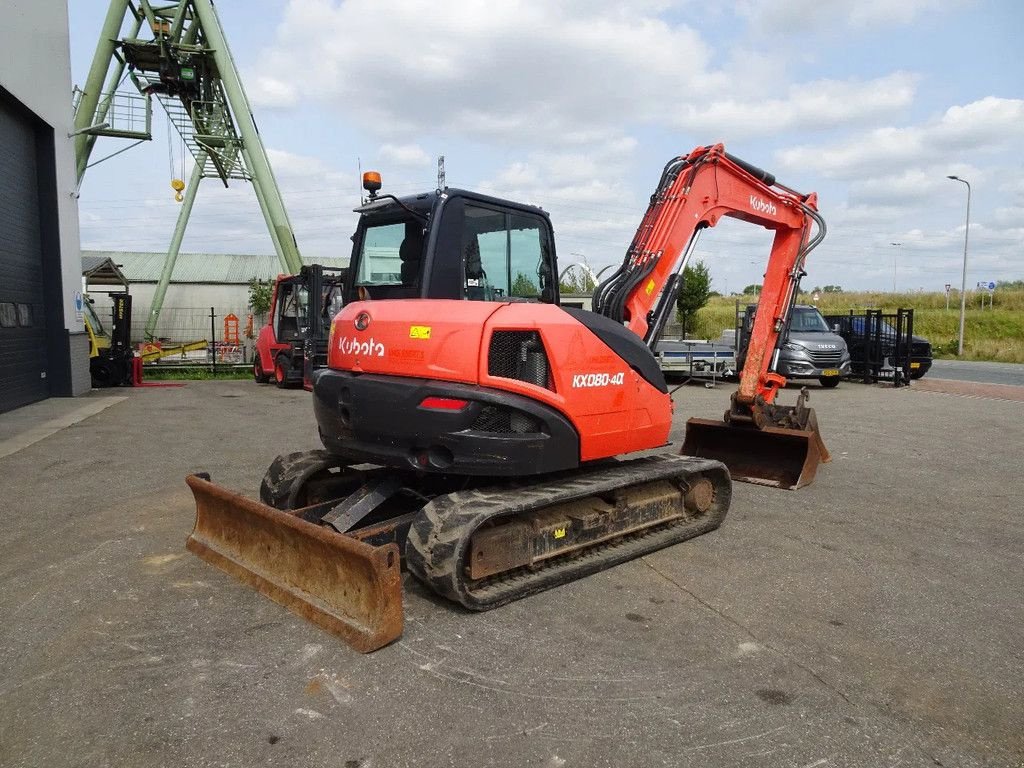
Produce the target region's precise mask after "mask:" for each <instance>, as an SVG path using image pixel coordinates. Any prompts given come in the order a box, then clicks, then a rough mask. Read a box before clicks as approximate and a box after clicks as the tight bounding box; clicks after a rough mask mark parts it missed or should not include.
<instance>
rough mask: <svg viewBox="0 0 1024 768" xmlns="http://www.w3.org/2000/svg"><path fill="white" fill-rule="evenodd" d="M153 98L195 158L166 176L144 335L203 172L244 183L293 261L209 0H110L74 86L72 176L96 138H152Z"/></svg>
mask: <svg viewBox="0 0 1024 768" xmlns="http://www.w3.org/2000/svg"><path fill="white" fill-rule="evenodd" d="M154 99H155V100H156V101H157V102H159V104H160V105H161V107H163V109H164V111H165V112H166V113H167V117H168V121H169V123H170V124H171V125H173V127H174V130H175V131H176V132H177V133H178V134H179V135H180V137H181V140H182V143H183V144H184V146H185V147H186V148H187V150H188V152H189V153H190V154H191V156H192V158H193V159H194V161H195V165H194V169H193V171H192V175H191V178H190V180H189V181H188V184H187V185H186V184H185V183H184V182H183V181H182V179H175V182H176V184H174V185H173V186H174V190H175V193H176V199H177V200H178V201H179V202H181V203H182V207H181V210H180V211H179V213H178V221H177V225H176V226H175V229H174V234H173V236H172V238H171V244H170V247H169V248H168V252H167V258H166V260H165V262H164V268H163V271H162V273H161V275H160V280H159V281H158V283H157V287H156V291H155V293H154V296H153V302H152V306H151V309H150V316H149V318H148V319H147V322H146V327H145V335H146V336H147V337H152V335H153V332H154V330H155V328H156V323H157V320H158V319H159V316H160V310H161V307H162V304H163V298H164V294H165V293H166V291H167V286H168V284H169V283H170V279H171V274H172V273H173V270H174V262H175V260H176V259H177V256H178V250H179V248H180V246H181V241H182V238H183V237H184V234H185V227H186V225H187V223H188V219H189V216H190V215H191V212H192V204H193V202H194V201H195V196H196V192H197V189H198V187H199V182H200V181H201V180H202V179H204V178H216V179H220V181H221V182H222V183H223V184H224V186H228V182H229V181H232V180H240V181H249V182H252V184H253V187H254V189H255V192H256V198H257V200H258V201H259V205H260V208H261V210H262V212H263V216H264V218H265V219H266V222H267V229H268V231H269V233H270V238H271V240H272V241H273V243H274V249H275V250H276V251H277V255H278V259H280V261H281V266H282V268H283V269H284V271H285V272H287V273H288V274H298V272H299V270H300V269H301V267H302V259H301V257H300V256H299V250H298V246H297V245H296V242H295V234H294V232H293V230H292V226H291V223H290V222H289V220H288V214H287V212H286V211H285V207H284V201H283V200H282V198H281V193H280V190H279V189H278V186H277V182H276V180H275V178H274V174H273V171H272V170H271V167H270V161H269V159H268V158H267V153H266V150H265V148H264V146H263V141H262V139H261V138H260V134H259V131H258V130H257V128H256V122H255V120H254V118H253V115H252V109H251V107H250V105H249V100H248V97H247V96H246V94H245V89H244V88H243V87H242V80H241V77H240V76H239V73H238V70H237V68H236V67H235V62H234V59H233V58H232V56H231V51H230V49H229V48H228V43H227V37H226V35H225V33H224V29H223V27H222V26H221V22H220V19H219V18H218V16H217V11H216V9H215V8H214V5H213V2H212V0H179V1H178V2H166V3H161V4H159V6H157V5H155V4H152V3H150V2H148V1H147V0H111V2H110V5H109V7H108V9H107V13H106V16H105V17H104V21H103V26H102V28H101V30H100V36H99V43H98V44H97V46H96V53H95V54H94V56H93V60H92V65H91V67H90V69H89V74H88V77H87V79H86V83H85V86H84V87H83V88H81V89H77V88H76V91H75V102H74V110H75V121H74V127H75V130H74V132H73V134H72V135H73V136H74V137H75V159H76V166H77V173H78V183H79V185H80V184H81V182H82V179H83V177H84V176H85V171H86V169H87V168H89V167H90V166H91V165H95V164H96V162H100V161H96V162H93V163H90V162H89V159H90V157H91V155H92V150H93V147H94V145H95V143H96V139H97V138H98V137H100V136H106V137H113V138H120V139H132V140H134V141H135V142H136V143H138V142H141V141H146V140H150V139H151V138H152V131H151V128H152V109H153V107H152V102H153V100H154ZM129 148H130V147H124V148H123V149H121V150H118V152H115V153H114V154H118V153H119V152H121V151H124V150H125V149H129ZM111 156H112V155H108V157H111ZM103 159H106V158H103ZM177 184H181V188H180V189H179V188H178V186H177ZM182 192H184V194H182Z"/></svg>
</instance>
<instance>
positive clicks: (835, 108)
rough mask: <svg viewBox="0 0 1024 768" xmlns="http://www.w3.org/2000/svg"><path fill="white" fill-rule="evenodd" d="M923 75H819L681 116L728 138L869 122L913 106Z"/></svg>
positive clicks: (688, 109) (685, 123) (691, 125)
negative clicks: (770, 94)
mask: <svg viewBox="0 0 1024 768" xmlns="http://www.w3.org/2000/svg"><path fill="white" fill-rule="evenodd" d="M917 80H918V77H917V76H916V75H913V74H911V73H907V72H895V73H893V74H890V75H886V76H885V77H879V78H876V79H874V80H868V81H860V80H845V81H838V80H815V81H813V82H809V83H800V84H794V85H790V86H789V87H788V88H787V89H785V94H784V96H783V97H778V98H746V99H732V98H728V99H720V100H715V101H712V102H710V103H708V104H705V105H703V106H692V105H688V106H685V107H684V108H683V109H682V110H681V112H680V114H679V117H678V119H677V122H678V123H679V125H680V126H682V127H684V128H687V129H689V130H692V131H695V132H697V133H700V134H709V133H714V134H715V135H722V136H723V138H725V136H726V135H727V136H728V137H729V138H734V137H748V136H760V135H764V134H765V132H766V131H767V132H771V133H773V134H781V133H786V132H792V131H794V130H802V131H808V130H817V129H822V128H835V127H837V126H843V127H847V126H855V125H858V124H860V125H863V124H865V123H867V122H869V121H872V120H877V119H878V118H880V117H887V116H889V115H891V114H893V112H895V111H896V110H900V109H903V108H905V107H907V106H909V105H910V104H911V102H912V101H913V98H914V90H915V84H916V82H917ZM716 132H717V133H716ZM723 132H728V133H727V134H725V135H723Z"/></svg>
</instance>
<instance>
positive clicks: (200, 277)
mask: <svg viewBox="0 0 1024 768" xmlns="http://www.w3.org/2000/svg"><path fill="white" fill-rule="evenodd" d="M93 258H99V259H108V258H109V259H110V260H112V261H113V262H114V263H115V264H116V265H117V266H118V267H120V269H121V272H122V273H123V274H124V276H125V277H126V278H128V280H129V281H131V282H133V283H155V282H156V281H157V280H159V279H160V272H161V271H162V270H163V268H164V260H165V259H166V258H167V254H166V253H147V252H143V251H82V260H83V263H84V262H85V259H90V260H91V259H93ZM303 262H305V263H306V264H323V265H324V266H326V267H345V266H348V257H347V256H344V257H332V258H319V259H311V258H304V259H303ZM279 274H281V262H280V261H278V259H277V256H275V255H273V254H269V255H268V254H258V253H179V254H178V259H177V261H175V262H174V274H173V275H172V276H171V282H172V283H221V284H229V285H246V284H248V282H249V281H250V280H252V279H253V278H255V279H257V280H273V279H274V278H275V277H277V276H278V275H279Z"/></svg>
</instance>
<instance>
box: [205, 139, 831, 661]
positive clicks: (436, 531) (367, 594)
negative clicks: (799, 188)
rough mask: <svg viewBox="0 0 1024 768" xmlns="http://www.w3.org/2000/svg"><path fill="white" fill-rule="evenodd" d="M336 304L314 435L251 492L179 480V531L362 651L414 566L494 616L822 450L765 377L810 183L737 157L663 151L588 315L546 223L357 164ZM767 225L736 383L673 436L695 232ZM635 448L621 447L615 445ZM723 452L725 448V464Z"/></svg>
mask: <svg viewBox="0 0 1024 768" xmlns="http://www.w3.org/2000/svg"><path fill="white" fill-rule="evenodd" d="M364 187H365V188H366V189H367V191H368V192H369V199H368V200H367V201H366V202H365V204H364V205H362V206H360V207H359V208H358V209H356V210H357V212H358V213H359V214H360V222H359V227H358V229H357V231H356V234H355V235H354V236H353V251H352V259H351V263H350V266H349V280H348V281H347V285H346V306H345V307H344V308H343V309H342V310H341V311H340V312H339V313H338V314H337V315H336V316H335V318H334V321H333V323H332V324H331V332H330V339H329V352H328V361H327V362H328V365H327V367H326V368H324V369H321V370H320V371H318V372H317V373H316V374H315V376H314V382H313V404H314V413H315V418H316V422H317V425H318V428H319V434H320V438H321V442H322V443H323V446H324V449H323V450H315V451H308V452H300V453H293V454H288V455H285V456H279V457H278V458H277V459H276V460H275V461H274V462H273V463H272V464H271V466H270V468H269V469H268V471H267V473H266V476H265V477H264V480H263V484H262V486H261V489H260V501H258V502H257V501H255V500H251V499H248V498H245V497H243V496H241V495H239V494H236V493H232V492H230V491H228V490H226V489H224V488H221V487H220V486H218V485H216V484H214V483H213V482H212V481H211V480H210V478H209V476H207V475H193V476H191V477H189V478H188V479H187V482H188V484H189V486H190V487H191V488H192V490H193V493H194V495H195V498H196V524H195V528H194V530H193V532H192V535H191V536H190V537H189V539H188V544H187V546H188V548H189V549H190V550H191V551H193V552H194V553H196V554H198V555H199V556H200V557H202V558H204V559H206V560H208V561H209V562H211V563H213V564H215V565H217V566H218V567H220V568H222V569H223V570H225V571H227V572H228V573H231V574H233V575H235V576H236V577H238V578H239V579H241V580H243V581H245V582H246V583H248V584H250V585H252V586H254V587H256V588H257V589H259V590H260V591H261V592H263V593H264V594H266V595H268V596H269V597H271V598H273V599H274V600H276V601H278V602H280V603H282V604H283V605H286V606H287V607H289V608H290V609H292V610H293V611H295V612H296V613H298V614H300V615H302V616H304V617H306V618H308V619H310V620H311V621H313V622H315V623H316V624H318V625H320V626H321V627H324V628H326V629H328V630H330V631H332V632H334V633H335V634H337V635H339V636H340V637H342V638H344V639H345V640H347V641H348V642H349V643H350V644H352V645H353V646H354V647H356V648H357V649H359V650H361V651H372V650H374V649H376V648H379V647H381V646H383V645H385V644H387V643H389V642H391V641H393V640H394V639H396V638H397V637H399V636H400V635H401V632H402V621H403V608H402V593H401V566H402V564H403V563H404V564H405V565H406V567H407V569H408V570H409V571H410V572H411V573H412V574H414V575H415V576H416V577H417V578H418V579H419V580H420V581H422V582H423V583H424V584H425V585H427V586H428V587H429V588H430V589H432V590H433V591H434V592H436V593H438V594H440V595H442V596H444V597H447V598H449V599H451V600H453V601H455V602H458V603H460V604H461V605H463V606H465V607H466V608H469V609H472V610H486V609H489V608H493V607H496V606H499V605H502V604H505V603H508V602H510V601H512V600H516V599H519V598H522V597H525V596H527V595H530V594H533V593H536V592H538V591H541V590H544V589H548V588H550V587H553V586H556V585H558V584H562V583H565V582H567V581H570V580H573V579H576V578H579V577H582V576H585V575H587V574H591V573H594V572H596V571H599V570H602V569H604V568H608V567H610V566H613V565H616V564H618V563H622V562H624V561H627V560H630V559H633V558H636V557H640V556H643V555H645V554H647V553H650V552H653V551H655V550H657V549H660V548H663V547H666V546H669V545H672V544H676V543H678V542H681V541H684V540H686V539H690V538H693V537H695V536H698V535H700V534H703V533H706V532H708V531H711V530H714V529H716V528H717V527H718V526H719V525H720V524H721V523H722V521H723V519H724V517H725V514H726V512H727V510H728V508H729V503H730V497H731V491H732V485H731V478H730V472H731V473H732V477H733V478H736V479H743V480H753V481H755V482H762V483H768V484H773V485H778V486H783V487H798V486H799V485H801V484H804V483H806V482H808V481H809V479H810V477H812V476H813V472H814V469H815V468H816V466H817V462H818V461H820V460H827V451H825V450H824V445H823V444H822V443H821V439H820V436H819V435H818V432H817V423H816V420H815V418H814V413H813V411H812V410H811V409H810V408H808V407H807V406H806V402H805V401H806V394H805V393H804V394H801V396H800V399H799V401H798V404H797V406H796V407H789V408H786V407H783V406H781V405H778V404H777V403H775V398H776V395H777V393H778V392H779V390H780V389H781V388H782V386H783V385H784V383H785V380H784V379H783V378H782V377H781V376H778V375H777V374H775V373H773V372H772V371H771V368H772V359H773V357H772V356H773V353H774V350H775V347H776V345H777V342H778V341H779V336H780V334H781V333H782V332H783V329H784V327H785V322H786V317H787V315H788V312H789V308H790V306H791V305H792V303H793V301H794V297H795V296H796V292H797V288H798V284H799V280H800V277H801V276H802V274H803V264H804V260H805V258H806V256H807V254H808V253H809V252H810V250H811V249H812V248H813V247H814V246H815V245H817V244H818V243H819V242H820V241H821V239H822V237H823V236H824V232H825V227H824V222H823V221H822V219H821V217H820V216H819V215H818V213H817V211H816V199H815V196H814V195H813V194H812V195H801V194H799V193H797V192H794V191H793V190H791V189H788V188H786V187H784V186H782V185H780V184H778V183H776V182H775V179H774V177H773V176H772V175H770V174H768V173H766V172H764V171H762V170H760V169H758V168H756V167H754V166H752V165H750V164H748V163H745V162H743V161H742V160H739V159H737V158H735V157H733V156H731V155H729V154H727V153H726V152H725V149H724V147H723V146H722V145H713V146H706V147H699V148H697V149H695V150H694V151H693V152H691V153H690V154H689V155H686V156H683V157H678V158H675V159H673V160H672V161H671V162H669V163H668V165H666V167H665V169H664V171H663V173H662V176H661V179H660V181H659V183H658V187H657V189H656V190H655V192H654V194H653V195H652V196H651V202H650V206H649V208H648V210H647V213H646V215H645V216H644V219H643V221H642V223H641V225H640V227H639V229H638V231H637V233H636V236H635V238H634V240H633V242H632V244H631V246H630V248H629V250H628V252H627V254H626V257H625V259H624V260H623V262H622V265H621V266H620V267H619V268H618V269H617V271H616V272H615V273H614V274H613V275H612V276H611V277H610V278H608V279H607V280H605V281H604V282H603V283H601V284H600V285H599V286H598V288H597V289H596V291H595V294H594V311H585V310H579V309H572V308H568V307H561V306H560V305H559V296H558V282H557V275H558V269H557V262H556V259H555V247H554V238H553V233H552V228H551V223H550V220H549V218H548V216H547V214H546V213H544V211H542V210H541V209H539V208H536V207H533V206H527V205H521V204H518V203H514V202H510V201H506V200H499V199H497V198H492V197H489V196H485V195H480V194H476V193H473V192H468V191H464V190H458V189H445V190H438V191H437V192H436V193H428V194H423V195H414V196H407V197H403V198H398V197H395V196H393V195H386V194H379V191H380V187H381V185H380V179H379V177H377V176H376V175H375V174H371V175H369V176H368V177H367V178H365V179H364ZM722 216H732V217H734V218H738V219H742V220H744V221H748V222H751V223H753V224H757V225H760V226H762V227H766V228H768V229H771V230H773V231H774V232H775V237H774V242H773V245H772V250H771V255H770V257H769V261H768V268H767V272H766V276H765V281H764V288H763V290H762V291H761V298H760V303H759V305H758V311H757V314H756V318H757V319H756V322H755V326H754V328H753V332H752V335H751V341H750V346H749V350H748V353H747V364H746V365H745V367H744V373H743V379H742V381H741V383H740V386H739V390H738V392H737V393H736V395H735V396H734V397H733V399H732V403H731V407H730V410H729V412H728V413H727V414H726V420H725V421H723V422H715V421H697V420H691V421H690V422H689V423H688V425H687V437H686V440H685V444H684V448H683V452H682V454H672V453H669V452H662V453H659V454H656V455H644V456H642V457H639V458H636V457H633V458H629V457H628V455H629V454H636V453H637V452H640V451H649V450H650V449H657V448H662V447H664V446H666V445H667V444H668V438H669V431H670V428H671V426H672V415H673V401H672V398H671V395H670V393H669V390H668V387H667V386H666V383H665V379H664V377H663V375H662V373H661V370H660V368H659V366H658V363H657V360H656V358H655V356H654V354H653V352H652V350H653V348H654V346H655V344H656V343H657V340H658V336H659V334H660V332H661V330H662V328H663V327H664V325H665V323H666V321H667V320H668V318H669V316H670V314H671V313H672V312H673V311H674V307H675V297H676V294H677V292H678V289H679V285H680V283H679V281H680V275H681V273H682V270H683V268H684V266H685V264H686V262H687V260H688V259H689V257H690V255H691V254H692V252H693V250H694V247H695V245H696V242H697V237H698V236H699V234H700V232H701V230H703V229H705V228H707V227H712V226H715V224H716V223H717V222H718V221H719V219H720V218H721V217H722ZM624 456H626V457H627V458H623V457H624ZM719 459H724V460H725V463H723V461H721V460H719Z"/></svg>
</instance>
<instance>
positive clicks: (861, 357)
mask: <svg viewBox="0 0 1024 768" xmlns="http://www.w3.org/2000/svg"><path fill="white" fill-rule="evenodd" d="M825 320H826V321H827V322H828V324H829V325H830V326H831V327H832V328H833V329H835V331H836V332H837V333H838V334H839V335H840V336H842V337H843V338H844V339H845V340H846V345H847V347H849V350H850V359H851V364H852V366H851V367H852V369H853V374H854V376H856V375H858V374H861V373H863V372H864V361H865V359H866V358H867V354H866V352H865V337H867V338H868V339H869V340H870V341H875V340H877V341H878V342H880V344H881V357H882V358H888V359H889V360H890V362H891V363H892V364H894V365H895V363H896V361H897V360H899V359H901V358H903V357H904V356H905V355H906V354H907V342H906V339H901V340H900V343H899V349H898V350H897V349H896V338H897V336H898V334H897V332H896V329H895V328H893V327H892V326H891V325H890V324H889V323H887V322H885V321H884V320H878V319H877V318H871V324H870V325H869V326H868V333H867V334H865V333H864V329H865V323H866V322H867V318H865V317H864V315H852V316H851V315H826V317H825ZM875 323H880V325H879V326H878V332H877V336H876V331H875ZM869 343H870V342H869ZM931 367H932V345H931V342H930V341H928V339H925V338H923V337H921V336H913V335H912V336H911V337H910V378H912V379H920V378H921V377H922V376H924V375H925V374H926V373H927V372H928V369H930V368H931Z"/></svg>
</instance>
